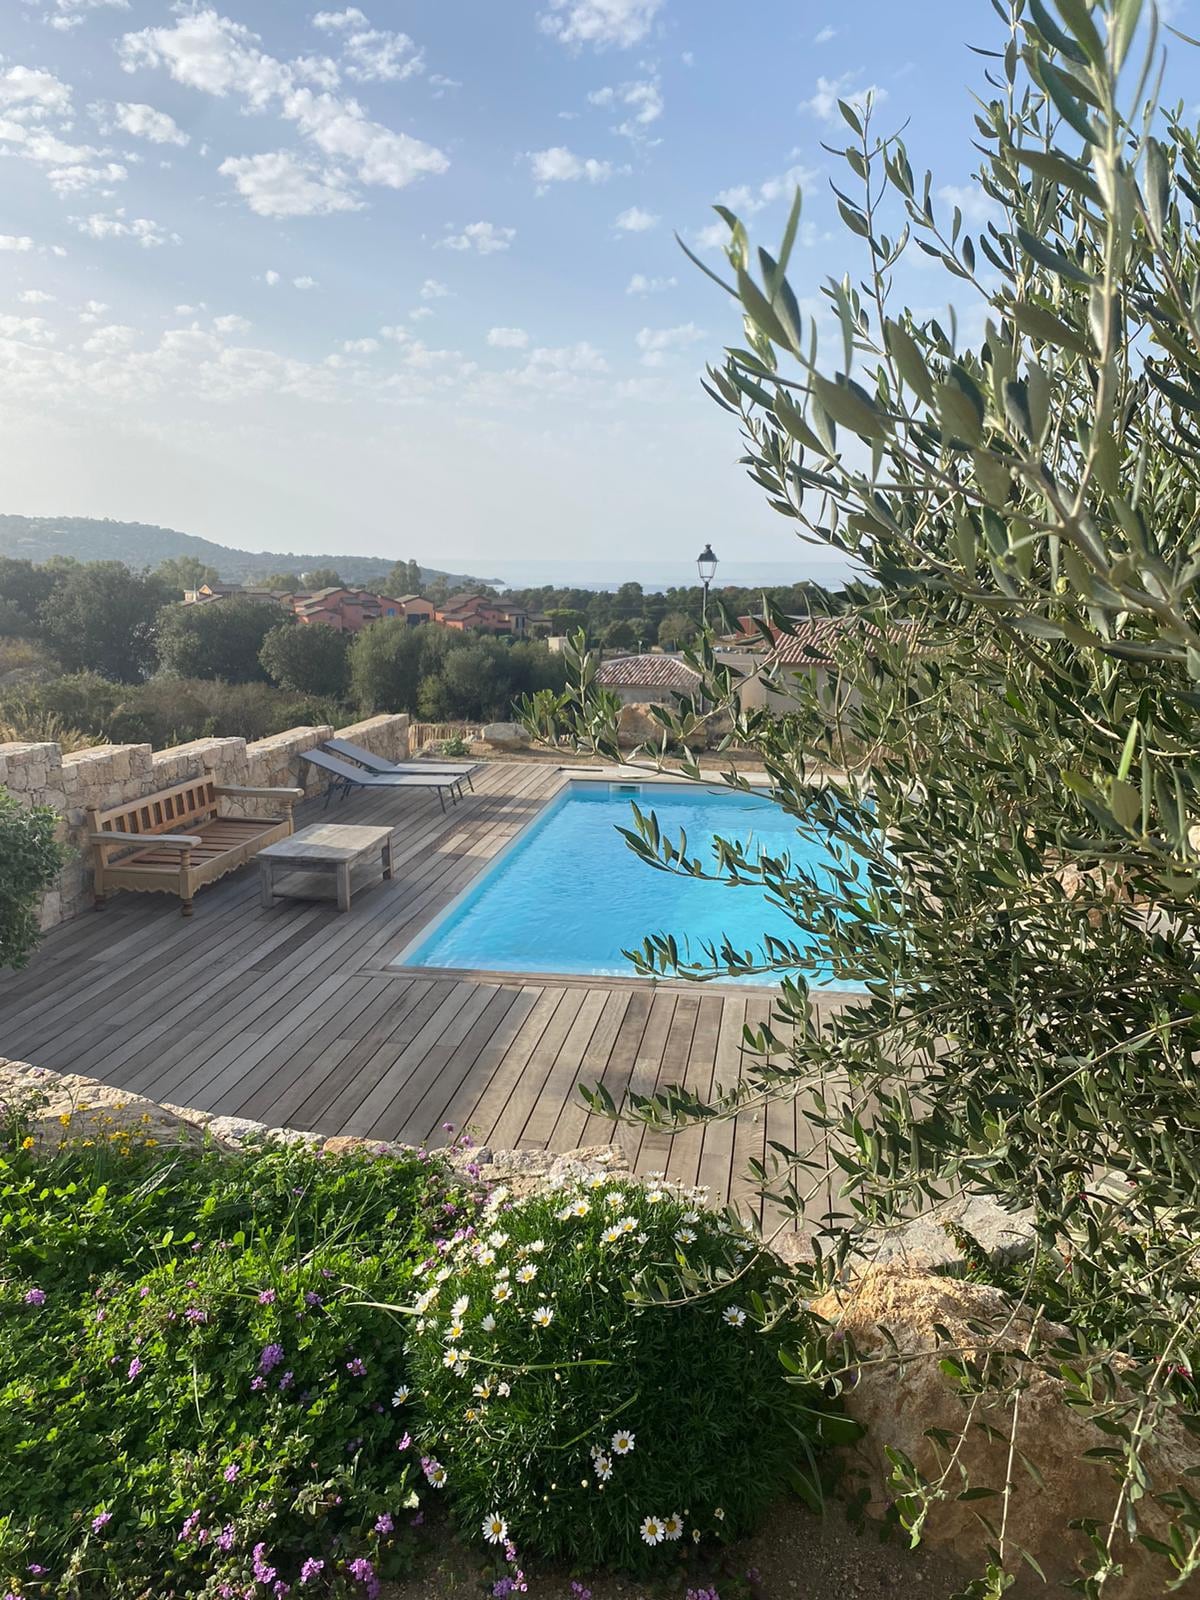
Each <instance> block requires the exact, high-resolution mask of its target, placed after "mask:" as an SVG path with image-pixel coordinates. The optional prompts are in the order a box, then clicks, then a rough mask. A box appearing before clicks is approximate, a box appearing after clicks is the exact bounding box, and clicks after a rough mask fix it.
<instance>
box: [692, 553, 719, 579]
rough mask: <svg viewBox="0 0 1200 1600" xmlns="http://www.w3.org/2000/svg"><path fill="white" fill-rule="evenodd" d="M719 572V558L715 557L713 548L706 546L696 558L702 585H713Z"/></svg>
mask: <svg viewBox="0 0 1200 1600" xmlns="http://www.w3.org/2000/svg"><path fill="white" fill-rule="evenodd" d="M716 570H717V558H716V556H715V555H713V547H712V545H711V544H706V545H705V546H704V549H703V550H701V552H700V554H699V555H698V556H697V557H696V571H697V572H698V573H699V574H700V582H701V583H711V582H712V580H713V577H714V575H715V574H716Z"/></svg>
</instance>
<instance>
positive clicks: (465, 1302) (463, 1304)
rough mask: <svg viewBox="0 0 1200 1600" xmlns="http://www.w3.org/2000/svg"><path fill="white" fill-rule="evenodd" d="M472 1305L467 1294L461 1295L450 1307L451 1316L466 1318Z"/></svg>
mask: <svg viewBox="0 0 1200 1600" xmlns="http://www.w3.org/2000/svg"><path fill="white" fill-rule="evenodd" d="M470 1304H471V1302H470V1300H469V1299H468V1297H467V1296H466V1295H465V1294H460V1295H459V1297H458V1299H457V1300H456V1301H455V1302H454V1304H453V1305H452V1306H451V1307H450V1315H451V1316H452V1317H465V1316H466V1314H467V1307H468V1306H469V1305H470Z"/></svg>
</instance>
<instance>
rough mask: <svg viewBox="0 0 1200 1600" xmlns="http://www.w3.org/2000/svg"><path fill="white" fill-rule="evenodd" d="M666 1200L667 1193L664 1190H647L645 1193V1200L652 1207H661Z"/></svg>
mask: <svg viewBox="0 0 1200 1600" xmlns="http://www.w3.org/2000/svg"><path fill="white" fill-rule="evenodd" d="M666 1198H667V1191H666V1190H665V1189H648V1190H647V1191H646V1199H647V1201H648V1202H649V1204H650V1205H652V1206H657V1205H661V1203H662V1202H663V1201H664V1200H665V1199H666Z"/></svg>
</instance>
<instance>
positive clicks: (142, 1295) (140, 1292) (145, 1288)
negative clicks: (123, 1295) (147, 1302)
mask: <svg viewBox="0 0 1200 1600" xmlns="http://www.w3.org/2000/svg"><path fill="white" fill-rule="evenodd" d="M149 1293H150V1285H149V1284H148V1283H144V1284H143V1285H142V1287H141V1288H140V1289H139V1290H138V1299H139V1300H144V1299H145V1298H146V1296H147V1295H148V1294H149Z"/></svg>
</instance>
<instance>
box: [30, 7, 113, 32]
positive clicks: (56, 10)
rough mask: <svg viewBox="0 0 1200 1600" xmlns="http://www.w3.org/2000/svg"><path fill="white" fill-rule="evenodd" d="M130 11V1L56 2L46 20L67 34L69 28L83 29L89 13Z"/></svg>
mask: <svg viewBox="0 0 1200 1600" xmlns="http://www.w3.org/2000/svg"><path fill="white" fill-rule="evenodd" d="M106 9H107V10H111V11H128V10H129V0H54V5H53V10H52V11H51V13H50V15H49V16H48V17H47V18H46V21H47V22H48V23H49V24H50V26H51V27H52V28H57V29H58V31H59V32H60V33H65V32H66V31H67V30H68V29H69V28H79V27H82V25H83V22H84V20H85V15H84V14H85V13H86V12H88V11H101V10H106Z"/></svg>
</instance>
